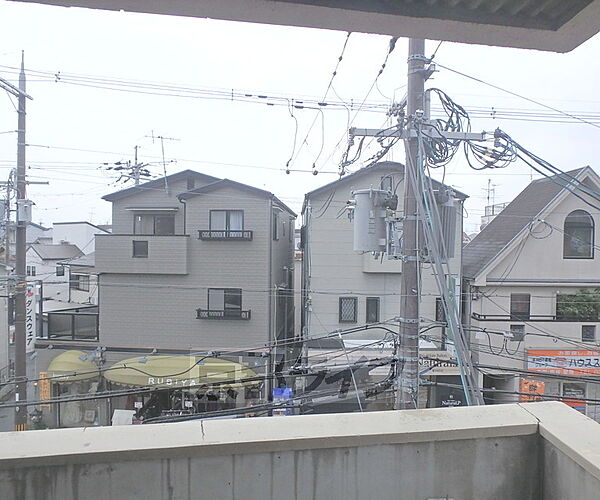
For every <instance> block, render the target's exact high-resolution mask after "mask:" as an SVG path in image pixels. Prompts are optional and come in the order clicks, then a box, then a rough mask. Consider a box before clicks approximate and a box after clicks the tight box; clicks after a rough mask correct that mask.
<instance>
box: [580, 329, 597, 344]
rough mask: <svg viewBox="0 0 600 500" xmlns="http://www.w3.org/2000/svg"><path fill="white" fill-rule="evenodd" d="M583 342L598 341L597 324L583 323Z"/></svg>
mask: <svg viewBox="0 0 600 500" xmlns="http://www.w3.org/2000/svg"><path fill="white" fill-rule="evenodd" d="M581 341H582V342H596V327H595V325H583V326H582V327H581Z"/></svg>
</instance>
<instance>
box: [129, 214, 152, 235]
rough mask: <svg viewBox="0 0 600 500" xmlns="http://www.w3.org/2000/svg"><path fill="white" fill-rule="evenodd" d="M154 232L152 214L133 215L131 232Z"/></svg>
mask: <svg viewBox="0 0 600 500" xmlns="http://www.w3.org/2000/svg"><path fill="white" fill-rule="evenodd" d="M153 232H154V216H153V215H135V216H134V218H133V234H152V233H153Z"/></svg>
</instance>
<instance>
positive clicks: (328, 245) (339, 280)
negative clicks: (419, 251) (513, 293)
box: [301, 161, 466, 406]
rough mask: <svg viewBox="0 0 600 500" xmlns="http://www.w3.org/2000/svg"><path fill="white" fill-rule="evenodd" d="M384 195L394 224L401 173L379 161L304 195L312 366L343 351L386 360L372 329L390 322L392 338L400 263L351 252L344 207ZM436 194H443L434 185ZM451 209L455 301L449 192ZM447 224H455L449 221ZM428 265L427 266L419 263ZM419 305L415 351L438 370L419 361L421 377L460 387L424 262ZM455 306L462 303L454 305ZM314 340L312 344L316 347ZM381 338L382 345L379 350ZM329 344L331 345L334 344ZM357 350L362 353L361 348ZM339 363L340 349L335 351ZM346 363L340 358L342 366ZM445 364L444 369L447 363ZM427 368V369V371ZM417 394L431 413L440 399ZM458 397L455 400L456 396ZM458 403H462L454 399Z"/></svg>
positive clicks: (457, 244)
mask: <svg viewBox="0 0 600 500" xmlns="http://www.w3.org/2000/svg"><path fill="white" fill-rule="evenodd" d="M369 188H373V189H384V190H387V191H389V192H390V193H393V194H396V195H398V197H399V200H398V206H397V209H396V211H395V215H396V216H397V217H401V216H402V215H403V213H402V206H403V203H402V197H403V192H404V166H403V165H402V164H400V163H396V162H389V161H386V162H380V163H377V164H375V165H373V166H371V167H368V168H363V169H360V170H358V171H356V172H354V173H352V174H349V175H346V176H344V177H341V178H340V179H338V180H336V181H334V182H331V183H329V184H326V185H324V186H322V187H320V188H318V189H315V190H314V191H311V192H309V193H307V194H306V196H305V200H304V206H303V209H302V216H303V226H302V243H301V245H302V248H303V261H302V262H303V283H302V290H303V309H302V333H303V336H304V338H305V339H306V340H307V345H308V346H309V350H308V352H309V355H311V356H312V357H313V359H315V356H318V358H319V359H322V358H323V357H327V355H326V354H324V353H325V352H327V351H328V350H329V351H331V350H332V349H333V350H336V349H340V348H341V349H346V351H347V354H348V350H349V351H350V352H349V354H348V358H349V359H350V358H351V359H352V360H357V359H360V358H361V357H364V358H367V359H370V358H374V357H380V356H382V355H384V354H386V353H387V354H390V353H391V340H392V338H393V334H392V333H390V332H389V331H387V330H385V329H382V328H380V327H379V326H378V323H380V322H383V321H390V322H389V324H388V325H387V328H391V329H392V330H394V331H397V326H398V323H397V321H394V319H395V318H398V317H399V316H401V315H402V313H401V311H400V279H401V275H402V262H401V260H388V258H387V255H385V254H381V253H379V254H373V253H370V252H369V253H361V252H355V251H354V250H353V234H354V226H353V222H352V220H350V218H349V217H348V210H347V209H348V207H349V205H348V201H349V200H350V199H352V192H353V191H355V190H360V189H369ZM434 188H435V189H437V190H438V191H440V190H441V191H445V190H447V189H449V188H448V187H447V186H444V185H442V184H440V183H437V182H434ZM452 192H453V196H454V202H455V204H454V205H453V206H452V207H449V209H448V213H449V214H450V215H452V217H450V219H448V221H447V222H448V223H447V224H446V226H445V227H446V228H447V229H448V231H447V232H449V234H447V235H446V236H447V239H446V241H447V243H448V248H449V259H448V263H449V268H450V270H451V272H452V275H451V276H448V277H447V281H448V284H449V286H450V287H452V289H453V290H454V291H455V293H456V294H457V296H460V290H459V287H460V283H461V269H460V263H461V248H462V245H461V242H462V216H461V214H462V204H463V201H464V200H465V198H466V195H464V194H462V193H459V192H457V191H456V190H453V191H452ZM452 221H453V222H452ZM425 260H426V259H425ZM421 276H422V281H421V283H422V299H421V304H420V317H421V318H422V321H423V326H427V327H428V330H427V336H428V338H430V339H432V340H430V341H426V340H423V341H422V342H421V347H422V349H423V350H427V351H428V356H429V357H430V358H433V357H437V358H438V359H440V360H441V361H440V363H431V362H430V361H427V362H425V363H426V364H425V365H424V366H423V370H425V372H426V376H430V377H437V376H440V377H449V378H448V379H447V380H448V381H451V382H457V381H458V370H457V368H456V367H455V366H453V365H452V364H450V366H443V367H442V366H438V365H442V364H444V363H442V360H446V361H449V360H450V359H451V358H452V354H451V353H449V352H448V351H447V349H446V348H447V343H446V339H447V335H446V333H447V332H446V329H445V328H444V327H442V326H436V325H435V322H436V321H439V322H442V321H444V318H443V310H442V308H441V303H440V298H439V293H438V291H437V286H436V284H435V279H434V277H433V275H432V271H431V266H430V265H429V264H428V263H427V262H424V263H423V266H422V273H421ZM459 302H460V301H459ZM355 327H356V328H358V329H359V331H357V332H355V333H352V334H344V336H343V341H342V340H340V339H338V341H337V343H335V342H334V340H335V339H328V340H323V339H321V337H323V336H327V335H329V336H331V334H332V332H333V333H335V332H336V331H345V330H347V329H349V328H355ZM317 339H318V340H317ZM385 339H387V340H388V341H390V342H388V343H385V344H384V343H382V341H383V340H385ZM332 342H334V343H335V345H332ZM361 346H362V347H361ZM334 355H335V356H338V357H339V350H337V351H335V354H334ZM344 360H346V358H345V357H344V356H342V357H341V358H340V362H342V361H344ZM448 364H449V363H448ZM430 365H431V366H430ZM388 374H389V366H387V367H381V368H375V369H374V370H372V371H371V372H370V375H368V376H365V380H373V379H377V377H379V378H382V377H385V376H387V375H388ZM427 392H428V390H427V389H423V393H422V394H421V400H422V401H423V402H424V404H425V402H427V404H430V405H432V406H438V404H436V401H437V400H438V399H443V398H444V396H443V395H442V392H444V391H443V390H442V389H440V391H439V394H437V393H436V391H435V390H434V389H431V390H429V394H428V393H427ZM457 394H458V393H457ZM457 399H461V400H462V401H464V399H462V398H461V397H460V396H458V395H457Z"/></svg>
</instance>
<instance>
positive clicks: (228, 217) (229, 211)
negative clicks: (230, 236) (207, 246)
mask: <svg viewBox="0 0 600 500" xmlns="http://www.w3.org/2000/svg"><path fill="white" fill-rule="evenodd" d="M215 212H225V228H224V229H220V228H219V229H215V228H213V222H212V216H213V213H215ZM233 212H239V213H241V214H242V228H241V229H231V214H232V213H233ZM244 223H245V218H244V211H243V210H242V209H239V208H215V209H211V210H209V212H208V230H209V231H223V232H224V233H230V232H232V231H233V232H235V231H239V232H241V233H243V232H244Z"/></svg>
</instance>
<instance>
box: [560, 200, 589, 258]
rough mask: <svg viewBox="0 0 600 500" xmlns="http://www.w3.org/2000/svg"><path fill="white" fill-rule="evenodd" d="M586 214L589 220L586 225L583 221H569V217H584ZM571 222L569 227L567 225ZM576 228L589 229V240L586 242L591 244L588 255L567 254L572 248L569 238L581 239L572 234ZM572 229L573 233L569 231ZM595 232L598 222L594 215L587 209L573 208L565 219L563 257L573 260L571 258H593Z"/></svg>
mask: <svg viewBox="0 0 600 500" xmlns="http://www.w3.org/2000/svg"><path fill="white" fill-rule="evenodd" d="M583 216H586V217H587V218H588V221H589V225H584V224H582V223H578V222H576V221H573V220H571V221H569V218H570V217H571V218H575V217H583ZM568 224H571V227H569V228H567V225H568ZM574 229H579V230H581V229H585V230H587V231H589V242H586V244H587V245H588V246H589V252H588V253H587V254H586V255H567V250H568V249H569V248H570V240H569V238H576V239H580V238H579V237H577V236H575V235H573V234H572V231H573V230H574ZM569 231H571V233H570V232H569ZM595 232H596V224H595V221H594V218H593V217H592V215H591V214H590V213H589V212H587V211H586V210H581V209H577V210H573V211H572V212H571V213H569V214H568V215H567V216H566V217H565V221H564V223H563V259H566V260H571V259H593V258H594V241H595Z"/></svg>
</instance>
